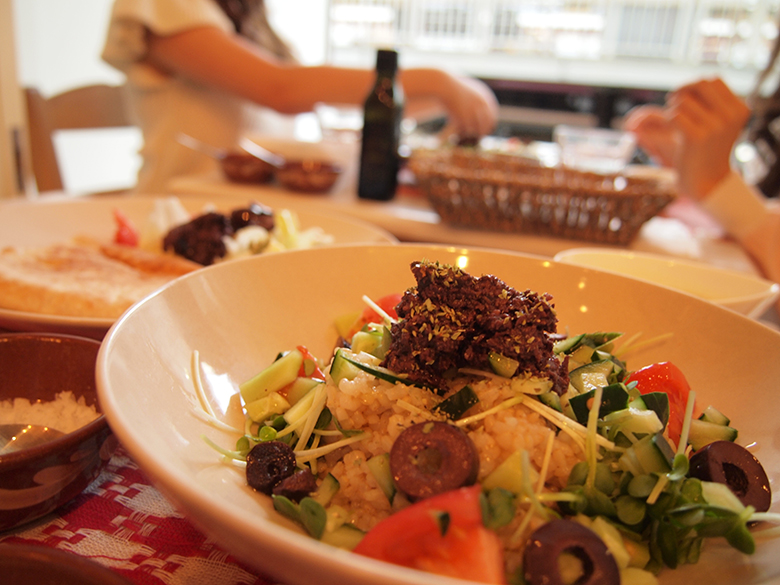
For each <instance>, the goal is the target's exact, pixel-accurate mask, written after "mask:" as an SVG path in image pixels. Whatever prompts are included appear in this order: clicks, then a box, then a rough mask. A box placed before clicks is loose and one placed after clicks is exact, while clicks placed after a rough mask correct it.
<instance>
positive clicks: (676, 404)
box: [625, 362, 691, 445]
mask: <svg viewBox="0 0 780 585" xmlns="http://www.w3.org/2000/svg"><path fill="white" fill-rule="evenodd" d="M625 382H626V384H628V383H629V382H636V387H637V389H638V390H639V392H640V394H647V393H648V392H664V393H665V394H666V395H667V396H668V397H669V423H668V424H667V425H666V428H667V431H668V434H669V438H670V439H671V440H672V441H674V443H675V445H676V444H677V443H678V442H679V441H680V433H681V432H682V426H683V420H684V419H685V408H686V406H687V404H688V394H689V393H690V391H691V387H690V385H689V384H688V380H686V379H685V375H684V374H683V373H682V371H681V370H680V368H678V367H677V366H675V365H674V364H673V363H671V362H659V363H656V364H651V365H649V366H645V367H644V368H640V369H639V370H636V371H635V372H632V373H631V374H630V375H629V376H628V378H627V379H626V381H625Z"/></svg>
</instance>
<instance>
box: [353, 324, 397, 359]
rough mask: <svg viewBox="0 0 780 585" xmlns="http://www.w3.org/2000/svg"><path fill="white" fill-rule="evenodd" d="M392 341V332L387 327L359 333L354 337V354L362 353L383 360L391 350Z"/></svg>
mask: <svg viewBox="0 0 780 585" xmlns="http://www.w3.org/2000/svg"><path fill="white" fill-rule="evenodd" d="M391 341H392V336H391V335H390V330H389V329H388V328H387V327H385V326H382V327H379V328H374V329H369V330H367V331H358V332H357V333H355V335H353V336H352V352H353V353H360V352H361V351H362V352H365V353H367V354H370V355H373V356H374V357H377V358H379V359H383V358H384V357H385V354H386V353H387V350H388V349H390V342H391Z"/></svg>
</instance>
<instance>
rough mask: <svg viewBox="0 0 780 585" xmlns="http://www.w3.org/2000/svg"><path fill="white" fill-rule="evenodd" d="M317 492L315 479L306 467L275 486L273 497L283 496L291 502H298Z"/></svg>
mask: <svg viewBox="0 0 780 585" xmlns="http://www.w3.org/2000/svg"><path fill="white" fill-rule="evenodd" d="M315 491H317V478H316V477H314V474H313V473H312V472H311V469H309V468H308V467H307V468H306V469H299V470H298V471H296V472H295V473H293V474H292V475H291V476H290V477H286V478H284V479H283V480H282V481H280V482H279V483H277V484H276V486H275V487H274V489H273V495H275V496H284V497H285V498H288V499H290V500H292V501H293V502H300V501H301V500H302V499H303V498H305V497H306V496H308V495H310V494H311V493H312V492H315Z"/></svg>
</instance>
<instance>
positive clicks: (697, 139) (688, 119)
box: [624, 78, 750, 200]
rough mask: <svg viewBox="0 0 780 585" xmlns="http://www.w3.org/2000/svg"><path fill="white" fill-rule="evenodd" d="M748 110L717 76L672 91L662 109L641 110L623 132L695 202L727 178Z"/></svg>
mask: <svg viewBox="0 0 780 585" xmlns="http://www.w3.org/2000/svg"><path fill="white" fill-rule="evenodd" d="M749 116H750V109H749V108H748V107H747V105H746V104H745V102H744V101H742V99H740V98H739V97H737V96H736V95H735V94H734V93H733V92H732V91H731V90H730V89H729V88H728V86H727V85H726V84H725V83H724V82H723V81H722V80H721V79H718V78H715V79H708V80H701V81H697V82H695V83H692V84H689V85H686V86H683V87H681V88H680V89H678V90H676V91H675V92H673V93H672V94H671V95H670V96H669V98H668V100H667V104H666V107H664V108H659V107H656V106H643V107H641V108H637V109H636V110H635V111H632V112H631V113H630V114H629V115H628V116H627V118H626V122H625V125H624V127H625V129H626V130H630V131H632V132H634V134H635V135H636V137H637V142H638V144H639V145H640V146H641V147H642V148H644V149H646V150H647V152H648V154H650V156H652V157H654V158H656V159H658V161H659V162H660V163H661V164H663V165H665V166H669V167H671V168H674V169H675V170H676V171H677V174H678V185H679V188H680V191H681V192H682V193H683V194H685V195H688V196H689V197H692V198H694V199H697V200H700V199H703V198H704V197H706V196H707V194H708V193H709V192H710V191H711V190H712V189H713V188H714V187H715V185H717V184H718V183H719V182H720V181H721V180H723V179H724V178H725V177H726V175H728V173H729V171H730V169H731V167H730V157H731V150H732V148H733V147H734V143H735V142H736V140H737V138H738V137H739V135H740V133H741V132H742V129H743V128H744V126H745V123H746V122H747V120H748V117H749Z"/></svg>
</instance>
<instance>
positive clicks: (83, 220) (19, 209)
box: [0, 195, 397, 339]
mask: <svg viewBox="0 0 780 585" xmlns="http://www.w3.org/2000/svg"><path fill="white" fill-rule="evenodd" d="M155 199H156V197H152V196H141V195H132V196H131V195H115V196H108V195H106V196H99V197H76V198H74V197H60V196H47V197H41V198H40V199H37V200H18V201H17V200H15V201H8V202H4V203H1V204H0V248H3V247H5V246H29V247H36V246H46V245H49V244H56V243H64V242H67V241H69V240H70V239H72V238H73V237H75V236H88V237H91V238H94V239H96V240H99V241H106V242H109V241H111V240H112V238H113V236H114V231H115V229H116V224H115V222H114V219H113V211H114V209H120V210H121V211H123V212H124V213H125V215H127V216H128V218H130V220H131V221H133V222H134V223H135V225H136V226H137V227H138V228H139V229H140V228H141V227H142V226H143V223H144V221H145V220H146V218H147V217H148V215H149V213H150V212H151V210H152V208H153V206H154V200H155ZM255 199H257V200H259V201H260V203H262V202H263V201H262V199H261V198H257V197H256V198H255ZM251 200H252V199H251V198H245V197H238V196H222V197H216V196H200V195H192V196H188V197H182V198H181V202H182V205H183V206H184V207H185V209H187V210H188V211H190V212H193V213H197V212H200V211H202V210H203V209H204V208H205V207H206V206H213V207H215V208H216V209H217V210H219V211H230V210H233V209H236V208H239V207H244V206H246V205H247V204H248V203H249V202H250V201H251ZM286 207H287V209H290V210H292V211H294V212H295V213H296V214H297V215H298V218H299V219H300V222H301V227H302V228H303V229H307V228H311V227H315V226H320V227H322V229H323V230H324V231H325V232H326V233H328V234H331V235H332V236H333V237H334V240H335V242H336V243H339V244H348V243H358V242H362V243H376V242H395V241H397V240H396V238H395V237H394V236H392V235H390V234H389V233H388V232H386V231H385V230H383V229H381V228H379V227H376V226H373V225H371V224H369V223H367V222H363V221H361V220H358V219H352V218H348V217H342V216H340V215H338V214H335V213H328V212H320V211H316V212H315V211H311V210H309V209H307V206H306V204H305V202H304V201H301V202H300V203H299V204H297V205H296V204H293V205H286ZM113 322H114V320H113V319H104V318H89V317H86V318H83V317H67V316H59V315H42V314H39V313H28V312H23V311H12V310H8V309H2V308H0V328H6V329H11V330H19V331H47V332H52V333H55V332H56V333H71V334H74V335H86V336H89V337H95V338H97V339H100V338H102V337H103V335H105V333H106V331H108V328H109V327H110V326H111V324H112V323H113Z"/></svg>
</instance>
